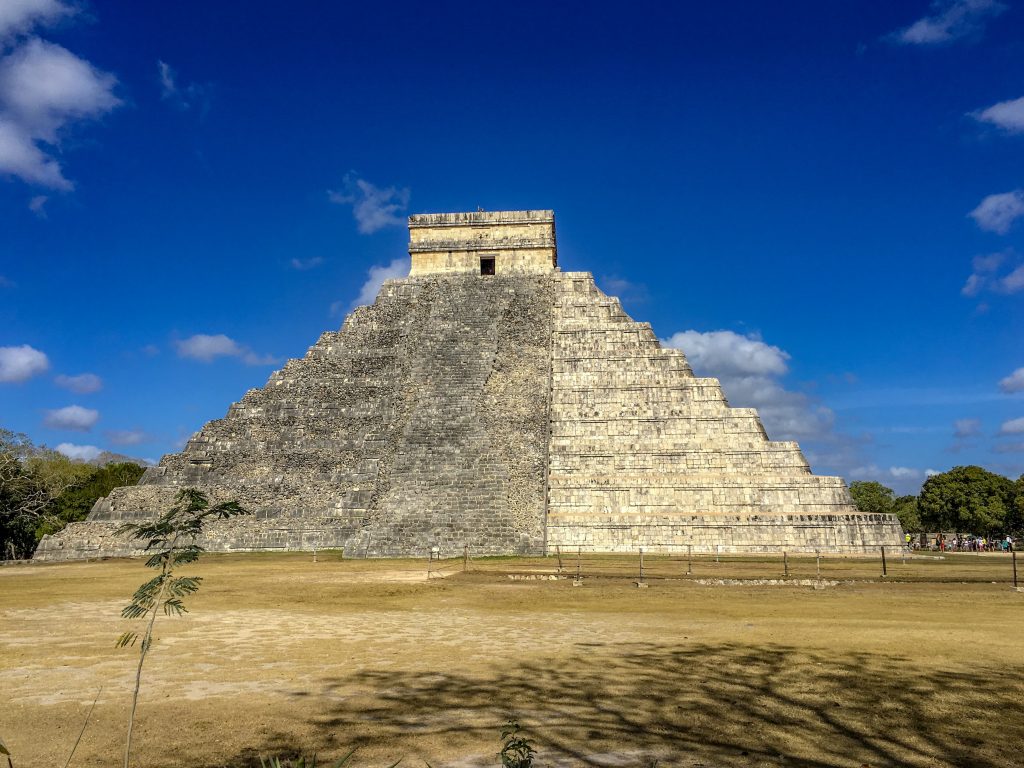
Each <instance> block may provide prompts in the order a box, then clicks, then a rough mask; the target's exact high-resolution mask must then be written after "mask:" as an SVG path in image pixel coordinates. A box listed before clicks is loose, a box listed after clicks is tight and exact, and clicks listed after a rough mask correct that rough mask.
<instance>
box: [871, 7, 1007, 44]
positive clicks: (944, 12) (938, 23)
mask: <svg viewBox="0 0 1024 768" xmlns="http://www.w3.org/2000/svg"><path fill="white" fill-rule="evenodd" d="M1005 10H1006V6H1005V5H1003V4H1002V3H999V2H996V0H935V2H933V3H932V4H931V7H930V8H929V15H927V16H925V17H924V18H922V19H918V20H917V21H915V22H914V23H913V24H911V25H910V26H909V27H907V28H906V29H902V30H900V31H899V32H896V33H894V34H893V35H891V36H890V39H892V40H894V41H895V42H898V43H904V44H906V45H939V44H942V43H951V42H953V41H955V40H960V39H962V38H965V37H968V36H971V35H974V34H976V33H978V32H981V30H982V29H983V28H984V26H985V22H986V21H987V20H988V19H989V18H991V17H995V16H998V15H999V14H1001V13H1002V12H1003V11H1005Z"/></svg>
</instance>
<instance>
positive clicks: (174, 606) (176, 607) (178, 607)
mask: <svg viewBox="0 0 1024 768" xmlns="http://www.w3.org/2000/svg"><path fill="white" fill-rule="evenodd" d="M172 613H174V614H177V615H178V616H181V614H183V613H188V608H186V607H185V606H184V604H183V603H182V602H181V600H179V599H178V598H176V597H172V598H171V599H170V600H167V601H166V602H164V614H166V615H167V616H170V615H171V614H172Z"/></svg>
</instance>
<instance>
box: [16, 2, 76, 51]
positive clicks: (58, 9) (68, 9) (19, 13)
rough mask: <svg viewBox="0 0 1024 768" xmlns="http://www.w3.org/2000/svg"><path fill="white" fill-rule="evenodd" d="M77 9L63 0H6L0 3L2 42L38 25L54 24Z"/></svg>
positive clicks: (71, 14)
mask: <svg viewBox="0 0 1024 768" xmlns="http://www.w3.org/2000/svg"><path fill="white" fill-rule="evenodd" d="M76 12H77V10H76V9H75V8H73V7H72V6H70V5H68V4H67V3H64V2H61V0H4V1H3V2H2V3H0V42H2V41H3V40H5V39H9V38H11V37H14V36H16V35H20V34H24V33H26V32H28V31H29V30H31V29H32V28H33V27H35V26H37V25H41V26H45V25H49V24H53V23H54V22H56V21H59V20H61V19H63V18H66V17H69V16H73V15H74V14H75V13H76Z"/></svg>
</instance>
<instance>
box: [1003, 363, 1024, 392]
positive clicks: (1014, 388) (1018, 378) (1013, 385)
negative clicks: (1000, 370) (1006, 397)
mask: <svg viewBox="0 0 1024 768" xmlns="http://www.w3.org/2000/svg"><path fill="white" fill-rule="evenodd" d="M999 388H1000V389H1001V390H1003V392H1006V393H1007V394H1013V393H1014V392H1024V368H1018V369H1017V370H1015V371H1014V372H1013V373H1011V374H1010V375H1009V376H1007V377H1006V378H1004V379H1000V380H999Z"/></svg>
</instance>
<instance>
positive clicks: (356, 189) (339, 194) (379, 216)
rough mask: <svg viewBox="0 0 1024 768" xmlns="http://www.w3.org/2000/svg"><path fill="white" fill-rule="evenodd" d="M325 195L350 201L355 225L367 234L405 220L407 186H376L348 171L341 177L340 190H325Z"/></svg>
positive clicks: (407, 197) (407, 201)
mask: <svg viewBox="0 0 1024 768" xmlns="http://www.w3.org/2000/svg"><path fill="white" fill-rule="evenodd" d="M327 199H328V200H330V201H331V202H332V203H336V204H338V205H351V206H352V216H353V217H354V218H355V220H356V228H357V229H358V230H359V232H360V233H361V234H364V235H370V234H373V233H374V232H377V231H379V230H381V229H384V228H386V227H400V226H402V225H404V224H405V211H406V210H407V209H408V207H409V190H408V188H398V187H386V188H381V187H377V186H374V185H373V184H371V183H370V182H368V181H366V180H365V179H360V178H357V177H356V176H355V174H353V173H349V174H346V176H345V178H344V180H343V181H342V189H341V190H340V191H339V190H327Z"/></svg>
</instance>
